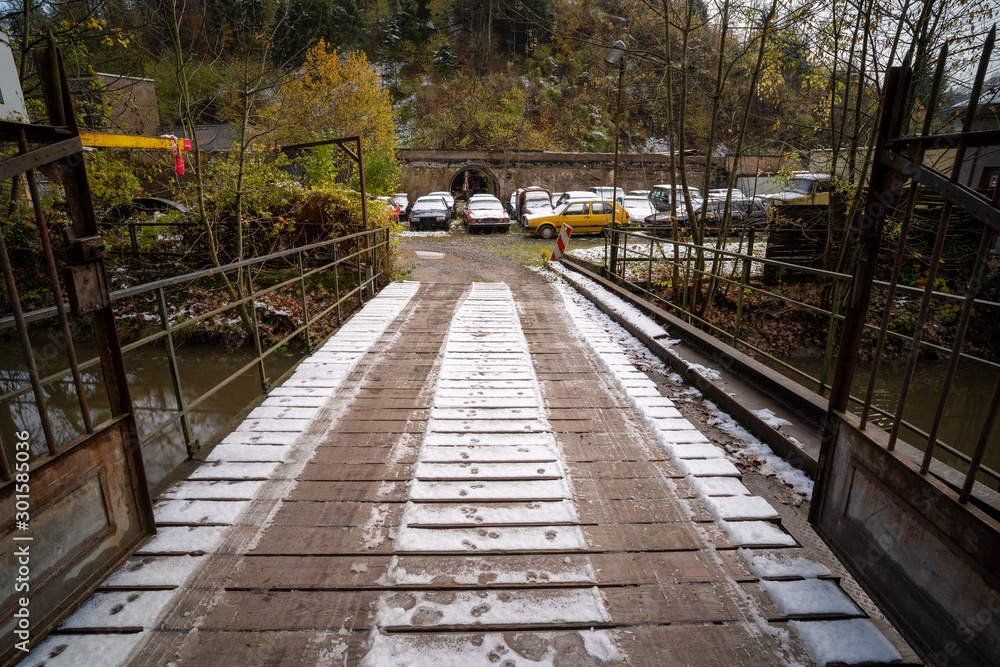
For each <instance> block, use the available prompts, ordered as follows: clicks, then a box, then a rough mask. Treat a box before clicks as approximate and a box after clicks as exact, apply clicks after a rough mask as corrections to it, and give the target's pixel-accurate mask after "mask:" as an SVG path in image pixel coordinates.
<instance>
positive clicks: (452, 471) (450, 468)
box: [413, 461, 563, 480]
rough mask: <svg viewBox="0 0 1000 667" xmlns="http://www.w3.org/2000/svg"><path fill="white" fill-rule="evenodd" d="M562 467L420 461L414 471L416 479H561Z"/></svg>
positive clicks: (543, 464) (552, 464) (544, 464)
mask: <svg viewBox="0 0 1000 667" xmlns="http://www.w3.org/2000/svg"><path fill="white" fill-rule="evenodd" d="M562 477H563V470H562V467H561V466H560V465H559V464H558V463H557V462H551V463H517V462H506V463H430V462H425V461H420V462H418V463H417V465H416V467H415V468H414V470H413V478H414V479H422V480H473V479H487V480H499V479H508V480H515V479H525V480H529V479H560V478H562Z"/></svg>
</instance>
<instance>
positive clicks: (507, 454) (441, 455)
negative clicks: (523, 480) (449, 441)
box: [420, 445, 559, 463]
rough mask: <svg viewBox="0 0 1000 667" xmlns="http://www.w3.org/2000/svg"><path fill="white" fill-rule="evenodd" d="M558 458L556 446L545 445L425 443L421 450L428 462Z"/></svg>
mask: <svg viewBox="0 0 1000 667" xmlns="http://www.w3.org/2000/svg"><path fill="white" fill-rule="evenodd" d="M558 458H559V454H558V453H557V452H556V449H555V447H551V446H545V445H522V446H515V445H482V446H478V445H424V446H423V447H422V448H421V450H420V459H421V461H423V462H426V463H449V462H450V463H457V462H463V463H464V462H470V463H485V462H489V461H518V462H525V463H527V462H532V463H547V462H552V461H556V460H557V459H558Z"/></svg>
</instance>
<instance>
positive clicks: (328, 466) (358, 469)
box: [298, 452, 413, 482]
mask: <svg viewBox="0 0 1000 667" xmlns="http://www.w3.org/2000/svg"><path fill="white" fill-rule="evenodd" d="M387 453H388V452H387ZM412 474H413V467H412V466H409V465H399V464H386V463H313V462H312V461H310V462H309V463H307V464H306V465H305V467H304V468H303V469H302V472H301V473H299V476H298V479H300V480H310V481H320V480H322V481H331V482H339V481H348V480H354V481H361V480H367V481H381V480H404V481H408V480H409V479H410V477H411V476H412Z"/></svg>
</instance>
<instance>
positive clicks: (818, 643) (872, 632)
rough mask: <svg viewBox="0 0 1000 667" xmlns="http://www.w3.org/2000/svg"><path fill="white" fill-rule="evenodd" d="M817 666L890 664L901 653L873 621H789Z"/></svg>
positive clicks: (857, 619)
mask: <svg viewBox="0 0 1000 667" xmlns="http://www.w3.org/2000/svg"><path fill="white" fill-rule="evenodd" d="M788 626H789V627H790V628H791V629H792V631H793V632H795V634H797V635H798V636H799V638H800V639H801V640H802V643H803V644H804V645H805V647H806V651H807V652H808V653H809V657H810V658H812V660H813V662H815V663H816V665H817V667H824V665H827V664H829V663H831V662H835V663H843V664H845V665H857V664H860V663H869V662H874V663H889V662H892V661H893V660H899V659H900V658H902V656H901V655H900V654H899V651H897V650H896V647H894V646H893V645H892V644H890V643H889V640H888V639H886V638H885V637H883V636H882V633H880V632H879V631H878V628H876V627H875V626H874V625H873V624H872V622H871V621H868V620H866V619H863V618H852V619H850V620H846V621H789V622H788Z"/></svg>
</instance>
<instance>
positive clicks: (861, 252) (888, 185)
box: [809, 65, 912, 523]
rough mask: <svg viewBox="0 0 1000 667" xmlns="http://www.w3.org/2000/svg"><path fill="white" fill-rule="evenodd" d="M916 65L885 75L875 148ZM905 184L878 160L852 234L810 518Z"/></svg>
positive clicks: (889, 130)
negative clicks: (887, 225)
mask: <svg viewBox="0 0 1000 667" xmlns="http://www.w3.org/2000/svg"><path fill="white" fill-rule="evenodd" d="M911 75H912V73H911V70H910V67H909V65H905V66H902V67H892V68H890V69H889V72H888V74H887V75H886V81H885V89H884V91H883V94H884V96H885V99H886V100H892V102H891V104H886V105H885V106H884V107H883V109H882V117H881V119H880V120H879V130H878V136H877V138H876V140H875V145H876V150H877V151H878V152H879V153H883V152H884V151H885V147H884V146H885V142H886V141H888V140H889V139H893V138H895V137H898V136H899V133H900V132H901V131H902V127H903V124H904V122H905V119H906V112H907V109H908V104H909V103H910V100H909V97H908V91H909V90H910V78H911ZM902 186H903V175H902V174H900V173H899V172H897V171H895V170H894V169H892V168H891V167H889V166H888V165H887V164H886V163H885V162H884V161H881V160H875V162H874V164H873V166H872V173H871V177H870V179H869V185H868V199H867V201H866V202H865V209H864V214H863V215H862V216H861V218H860V220H859V221H858V228H857V230H852V235H856V238H857V239H858V260H857V263H856V264H855V266H854V272H853V277H852V278H851V286H850V293H849V295H848V298H847V303H846V305H845V308H844V328H843V330H842V331H841V335H840V344H839V345H838V347H837V364H836V368H835V370H834V373H833V381H832V383H831V387H830V403H829V408H828V411H827V416H826V420H825V421H824V425H823V435H822V438H821V442H820V453H819V460H818V463H817V471H816V487H815V492H814V494H813V501H812V504H811V505H810V507H809V521H810V522H813V523H816V522H817V521H819V517H820V515H821V514H822V509H823V499H824V498H825V496H826V490H827V485H828V483H829V476H830V472H829V470H827V466H828V463H829V461H830V458H831V456H832V455H833V449H834V446H835V444H836V442H835V440H836V437H837V421H836V416H835V415H836V413H840V412H843V411H844V410H846V409H847V404H848V401H849V400H850V396H851V383H852V382H853V381H854V371H855V369H856V367H857V362H858V350H859V349H860V348H861V337H862V335H863V334H864V329H865V318H866V316H867V314H868V300H869V297H870V296H871V287H872V280H873V279H874V277H875V263H876V260H877V259H878V250H879V241H880V239H881V237H882V226H883V223H884V222H885V218H886V215H887V214H888V212H889V207H890V206H891V205H892V200H893V196H894V194H895V192H897V191H898V190H899V189H900V188H902Z"/></svg>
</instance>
